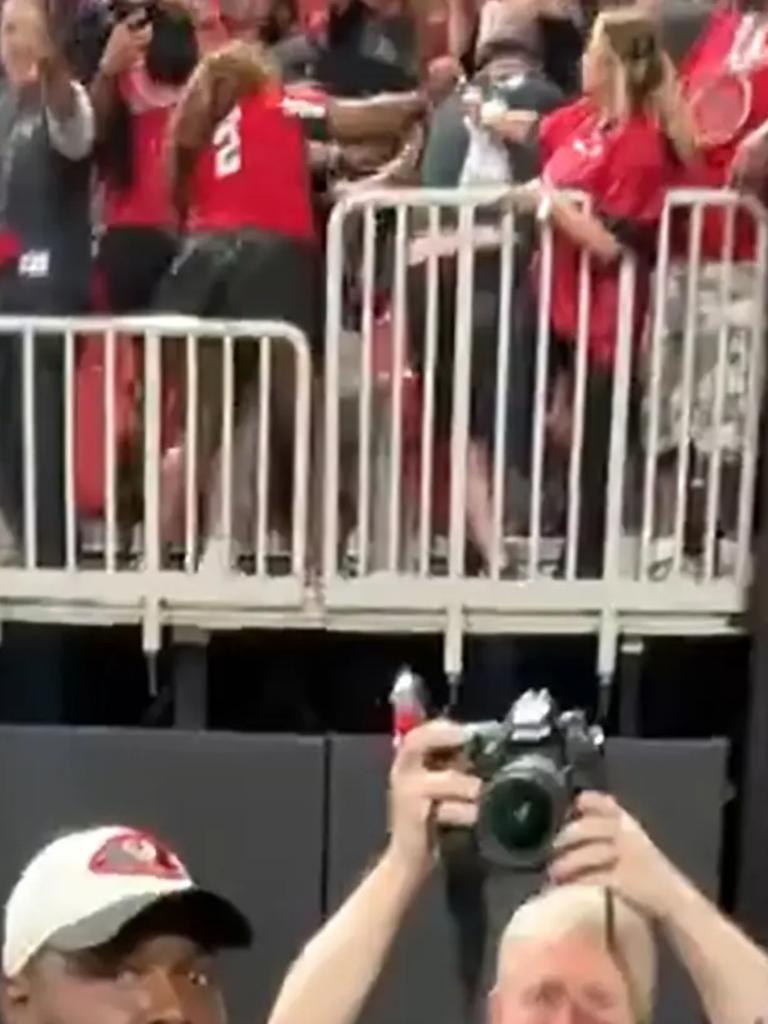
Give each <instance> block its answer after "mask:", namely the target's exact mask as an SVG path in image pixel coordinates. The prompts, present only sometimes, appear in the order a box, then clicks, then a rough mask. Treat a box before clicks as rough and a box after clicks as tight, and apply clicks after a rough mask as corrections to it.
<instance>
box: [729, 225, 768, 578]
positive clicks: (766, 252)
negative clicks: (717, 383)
mask: <svg viewBox="0 0 768 1024" xmlns="http://www.w3.org/2000/svg"><path fill="white" fill-rule="evenodd" d="M753 209H754V208H753ZM753 216H755V218H756V219H757V220H758V228H757V251H756V254H755V255H756V258H755V264H756V265H755V279H756V281H757V288H756V292H757V294H756V296H755V300H756V301H755V319H754V324H753V330H754V333H753V335H752V337H753V343H752V353H753V358H752V361H751V365H750V367H749V371H750V372H749V375H748V380H749V392H748V395H747V413H746V422H745V424H744V446H743V454H742V464H741V480H740V487H739V511H738V529H737V535H736V536H737V544H736V583H737V584H739V585H740V586H747V584H748V583H749V577H750V553H751V550H752V519H753V515H754V499H755V482H756V479H757V460H758V453H759V441H760V437H759V434H760V406H761V400H762V394H763V380H764V375H765V352H764V348H765V319H766V310H765V303H766V300H767V299H768V296H767V295H766V274H768V220H766V216H765V213H763V212H762V211H761V212H760V214H756V213H753Z"/></svg>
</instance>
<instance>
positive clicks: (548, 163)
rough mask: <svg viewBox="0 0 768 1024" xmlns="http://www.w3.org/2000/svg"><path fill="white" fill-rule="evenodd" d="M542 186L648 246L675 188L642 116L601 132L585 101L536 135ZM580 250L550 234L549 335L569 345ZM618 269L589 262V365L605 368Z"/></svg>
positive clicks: (643, 269)
mask: <svg viewBox="0 0 768 1024" xmlns="http://www.w3.org/2000/svg"><path fill="white" fill-rule="evenodd" d="M540 140H541V150H542V162H543V167H544V169H543V173H542V178H543V180H544V181H545V183H546V184H547V185H549V186H551V187H552V188H556V189H575V190H578V191H581V192H584V193H586V194H587V195H588V196H589V197H590V198H591V200H592V211H593V213H594V214H595V215H596V216H597V217H599V218H602V219H606V220H609V221H610V220H618V221H626V222H630V223H631V224H632V226H633V227H635V228H640V229H641V230H642V231H643V232H644V233H645V232H646V231H647V233H648V235H649V237H650V238H653V233H654V231H655V229H656V226H657V224H658V222H659V220H660V218H661V213H662V210H663V206H664V198H665V193H666V189H667V188H668V187H669V185H670V183H671V182H672V180H673V173H674V168H675V163H674V160H673V158H672V156H671V154H670V151H669V143H668V141H667V140H666V139H665V137H664V136H663V134H662V132H661V131H660V129H659V127H658V126H657V125H656V124H655V123H654V122H653V121H652V120H651V119H649V118H647V117H645V116H637V117H633V118H632V119H631V120H630V121H629V122H628V123H626V124H623V125H606V124H605V123H603V122H602V121H601V118H600V116H599V114H598V112H597V110H596V109H595V108H594V107H593V106H592V105H591V104H590V102H589V101H587V100H580V101H578V102H577V103H574V104H571V105H570V106H568V107H564V108H562V109H561V110H557V111H555V112H554V113H553V114H550V115H549V116H548V117H546V118H544V120H543V121H542V124H541V131H540ZM580 257H581V250H580V249H579V248H578V247H577V246H575V245H574V244H573V242H571V241H570V239H569V238H567V237H565V236H564V235H562V234H561V233H560V232H558V231H555V235H554V244H553V261H554V263H553V274H552V315H551V321H552V326H553V327H554V329H555V331H556V332H557V333H558V334H559V335H561V336H562V337H564V338H565V339H567V340H574V341H575V339H576V337H577V333H578V315H579V266H580ZM643 263H644V261H642V260H640V261H638V270H637V289H636V298H635V317H636V324H637V325H638V326H639V325H640V324H641V323H642V321H643V319H644V317H645V312H646V310H647V306H648V285H649V277H650V268H649V267H648V266H647V265H645V266H644V265H643ZM618 303H619V265H618V264H611V265H609V266H601V265H599V264H598V263H597V261H596V260H593V261H592V272H591V293H590V307H589V353H590V357H591V358H592V359H594V360H595V361H597V362H600V363H602V364H604V365H610V364H611V362H612V361H613V354H614V350H615V346H616V329H617V324H618Z"/></svg>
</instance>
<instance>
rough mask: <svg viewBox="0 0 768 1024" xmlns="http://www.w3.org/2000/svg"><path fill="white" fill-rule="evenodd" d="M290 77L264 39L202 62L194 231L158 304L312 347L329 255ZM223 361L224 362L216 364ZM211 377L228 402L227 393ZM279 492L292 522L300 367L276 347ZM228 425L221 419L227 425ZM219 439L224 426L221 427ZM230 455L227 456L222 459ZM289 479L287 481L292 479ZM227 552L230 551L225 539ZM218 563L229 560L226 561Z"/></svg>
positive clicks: (245, 433)
mask: <svg viewBox="0 0 768 1024" xmlns="http://www.w3.org/2000/svg"><path fill="white" fill-rule="evenodd" d="M283 99H284V97H283V91H282V86H281V84H280V81H279V79H278V78H277V77H276V75H275V73H274V72H273V70H272V68H271V66H270V65H269V63H268V62H267V60H266V58H265V56H264V55H263V52H262V50H261V49H260V48H259V47H258V46H257V45H255V44H249V43H245V42H233V43H230V44H229V45H228V46H226V47H224V48H223V49H221V50H219V51H217V52H215V53H212V54H208V55H207V56H206V57H204V59H203V60H202V61H201V63H200V65H199V66H198V68H197V70H196V71H195V73H194V74H193V76H192V78H191V80H190V82H189V85H188V87H187V89H186V91H185V93H184V95H183V96H182V99H181V101H180V103H179V106H178V108H177V110H176V114H175V116H174V121H173V124H172V131H171V140H170V158H171V179H172V193H173V198H174V203H175V207H176V211H177V215H178V218H179V221H180V223H181V224H182V225H183V226H184V228H185V229H186V232H187V236H186V240H185V241H184V243H183V244H182V248H181V252H180V255H179V257H178V258H177V260H176V261H175V263H174V265H173V267H172V268H171V270H170V272H169V273H168V275H167V276H166V279H165V280H164V282H163V283H162V284H161V286H160V290H159V294H158V298H157V300H156V303H155V305H156V308H157V309H158V310H159V311H161V312H173V313H180V314H187V315H194V316H202V317H211V318H220V319H253V320H282V321H287V322H289V323H292V324H294V325H296V326H297V327H299V328H300V329H301V330H303V331H304V332H305V334H306V336H307V338H308V339H309V340H310V341H311V342H312V341H315V339H316V338H317V337H318V334H319V330H320V318H319V317H320V310H319V295H320V290H319V283H320V279H319V271H320V252H319V248H318V245H317V241H316V234H315V223H314V212H313V206H312V196H311V182H310V171H309V163H308V155H307V147H306V143H305V139H304V134H303V130H302V125H301V122H300V121H299V119H298V118H295V117H293V116H292V115H291V114H290V113H288V112H287V111H286V110H285V109H284V103H283ZM256 355H257V350H256V346H255V345H254V346H250V347H249V346H239V351H238V353H237V360H236V367H235V371H236V377H235V400H236V420H235V440H234V448H235V452H236V454H235V462H236V465H235V471H234V474H233V476H234V479H235V481H236V482H237V484H238V485H239V491H238V493H237V494H236V495H235V499H234V503H235V510H234V512H233V520H234V531H235V536H236V538H237V539H238V540H241V541H243V543H246V538H250V537H252V536H253V531H252V528H251V520H252V516H253V507H252V499H253V497H254V492H255V487H253V486H252V483H253V475H254V473H255V461H256V456H255V450H256V441H257V438H256V436H255V432H257V426H258V423H257V421H258V416H257V403H258V391H259V388H258V369H257V367H258V362H257V360H256V359H255V356H256ZM213 362H214V366H215V367H219V368H220V366H221V363H220V360H219V359H218V357H217V358H216V359H215V360H214V361H213ZM216 376H217V373H216V370H215V369H214V372H213V373H212V374H208V373H201V380H202V381H206V382H207V383H208V385H209V388H210V390H207V391H206V393H205V394H204V395H203V401H204V402H206V403H207V404H208V405H209V407H211V406H212V407H214V408H215V407H216V405H217V404H218V396H220V394H221V388H220V387H219V386H218V385H213V384H212V383H211V382H212V381H215V380H216ZM271 383H272V388H271V394H272V414H271V418H270V467H271V473H270V495H271V496H272V497H273V499H274V502H273V505H274V511H275V518H274V519H273V520H272V522H271V524H270V525H271V526H275V527H276V528H282V527H284V526H285V524H286V518H287V510H288V509H289V508H290V503H289V499H290V494H289V489H290V479H291V472H290V470H291V466H292V462H293V449H292V440H293V408H294V404H293V403H294V396H295V380H294V363H293V357H292V355H291V353H290V351H289V350H288V348H287V346H280V345H275V346H273V350H272V363H271ZM219 422H220V421H219ZM214 434H215V437H216V441H217V442H218V440H219V438H220V432H217V431H216V428H214ZM218 461H219V460H217V462H218ZM286 477H287V479H286ZM217 491H218V486H215V487H214V497H213V499H212V501H213V503H212V505H211V514H210V516H209V518H208V530H209V533H212V534H213V539H214V540H216V539H217V534H218V535H219V536H218V539H219V540H222V541H224V542H225V544H226V547H227V548H228V541H229V538H226V537H223V536H221V535H220V530H219V528H218V527H217V525H216V524H217V523H218V520H219V515H220V508H221V502H220V500H219V499H218V497H217V494H216V492H217ZM220 547H221V546H220ZM209 550H211V551H212V550H214V549H213V548H209ZM217 560H218V556H217Z"/></svg>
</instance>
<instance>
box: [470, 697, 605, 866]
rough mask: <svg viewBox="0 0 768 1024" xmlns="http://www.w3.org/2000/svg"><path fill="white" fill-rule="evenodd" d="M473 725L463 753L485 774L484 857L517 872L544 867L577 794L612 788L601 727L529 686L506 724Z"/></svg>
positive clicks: (480, 827)
mask: <svg viewBox="0 0 768 1024" xmlns="http://www.w3.org/2000/svg"><path fill="white" fill-rule="evenodd" d="M468 730H469V736H468V739H467V742H466V745H465V747H464V752H463V756H464V759H465V760H466V761H467V762H468V768H469V770H470V771H473V772H475V773H476V774H477V775H479V776H480V778H481V779H482V780H483V788H482V792H481V796H480V806H479V814H478V821H477V826H476V829H475V838H476V841H477V849H478V852H479V854H480V856H481V857H482V858H483V859H484V860H486V861H488V862H489V863H490V864H492V865H495V866H497V867H502V868H507V869H511V870H515V871H529V870H537V869H539V868H541V867H542V866H543V865H544V863H545V862H546V860H547V858H548V855H549V850H550V847H551V844H552V841H553V839H554V838H555V836H556V835H557V833H558V832H559V830H560V828H561V827H562V825H563V823H564V821H565V818H566V815H567V813H568V808H569V807H570V805H571V803H572V801H573V798H574V796H575V795H576V794H577V793H578V792H580V791H581V790H583V789H603V788H605V787H604V777H603V757H602V748H603V731H602V729H600V728H599V727H598V726H589V725H588V724H587V719H586V715H585V713H584V712H583V711H565V712H560V711H559V710H558V709H557V706H556V705H555V703H554V701H553V700H552V697H551V696H550V694H549V692H548V691H547V690H528V691H527V692H526V693H524V694H523V695H522V696H521V697H520V698H519V699H518V700H516V701H515V703H514V704H513V705H512V707H511V708H510V710H509V713H508V715H507V717H506V718H505V719H504V720H503V721H502V722H487V723H485V722H484V723H481V724H478V725H470V726H468Z"/></svg>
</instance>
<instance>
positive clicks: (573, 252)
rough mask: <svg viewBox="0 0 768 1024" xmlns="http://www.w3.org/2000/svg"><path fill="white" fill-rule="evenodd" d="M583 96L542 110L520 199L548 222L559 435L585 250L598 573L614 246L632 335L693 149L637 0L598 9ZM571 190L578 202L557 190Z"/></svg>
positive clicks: (592, 524) (586, 552)
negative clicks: (531, 175)
mask: <svg viewBox="0 0 768 1024" xmlns="http://www.w3.org/2000/svg"><path fill="white" fill-rule="evenodd" d="M582 76H583V88H584V97H583V98H582V99H581V100H579V101H577V102H576V103H573V104H571V105H570V106H568V107H564V108H562V109H561V110H558V111H556V112H555V113H553V114H551V115H550V116H549V117H547V118H545V119H544V121H543V122H542V124H541V127H540V131H539V146H540V152H541V166H542V171H541V176H540V178H539V179H538V180H537V181H536V182H534V183H533V184H532V185H531V186H530V187H529V190H528V191H529V199H530V202H531V205H532V206H533V207H534V208H535V209H537V211H538V218H539V220H540V221H541V222H547V223H549V224H550V225H551V227H552V229H553V264H552V295H551V310H550V326H551V350H550V367H551V368H552V369H553V370H554V371H555V377H554V387H553V398H552V406H551V409H550V417H549V423H550V428H551V432H552V434H553V436H554V438H555V440H556V443H557V442H558V441H559V442H560V443H561V444H562V443H563V442H565V443H566V444H568V443H569V435H570V421H571V417H572V412H571V397H572V390H573V383H574V379H573V378H574V374H573V367H574V362H575V347H576V339H577V336H578V324H579V319H580V313H581V310H580V301H579V292H580V289H579V276H580V266H581V257H582V253H583V252H585V251H586V253H587V254H588V255H589V256H590V257H591V260H590V273H589V284H590V289H589V310H588V323H587V335H588V337H587V351H588V372H587V382H586V406H585V409H584V444H583V458H582V473H581V485H580V486H581V501H582V505H581V509H582V514H581V523H580V536H579V571H580V572H581V573H582V574H587V575H595V574H597V575H599V573H600V572H601V569H602V547H603V536H604V516H605V500H606V485H607V455H608V443H609V437H610V424H611V401H612V393H613V362H614V354H615V348H616V337H617V329H618V324H619V271H620V264H621V260H622V256H623V255H624V254H625V253H627V252H631V253H632V254H633V255H634V257H635V261H636V276H635V299H634V326H635V333H636V335H639V332H640V329H641V327H642V324H643V321H644V319H645V315H646V311H647V307H648V291H649V281H650V274H651V270H652V266H653V256H654V251H655V245H656V235H657V227H658V223H659V220H660V217H661V212H662V208H663V205H664V198H665V195H666V191H667V188H669V187H671V186H672V185H673V184H674V183H675V181H676V179H677V177H678V176H679V172H680V167H681V164H683V163H684V162H685V161H686V160H687V159H689V158H690V157H691V156H692V154H693V152H694V145H693V139H692V134H691V132H690V131H689V127H688V119H687V114H686V108H685V105H684V103H683V100H682V98H681V96H680V93H679V90H678V86H677V82H676V79H675V75H674V71H673V69H672V65H671V62H670V61H669V59H668V58H667V56H666V54H665V53H664V52H663V50H662V48H661V44H660V42H659V39H658V36H657V33H656V29H655V27H654V25H653V23H652V22H651V21H650V20H649V19H648V18H647V17H646V16H645V15H644V14H643V13H642V12H641V11H640V10H638V9H637V8H623V9H620V10H614V11H609V12H605V13H603V14H601V15H600V16H599V17H598V18H597V20H596V22H595V25H594V27H593V30H592V35H591V38H590V42H589V45H588V47H587V50H586V52H585V55H584V59H583V67H582ZM565 190H576V191H578V192H581V193H582V194H584V195H585V196H586V197H587V200H588V204H586V205H583V204H582V205H580V204H577V203H575V202H574V201H572V200H571V199H568V198H567V197H566V196H564V195H563V192H564V191H565Z"/></svg>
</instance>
